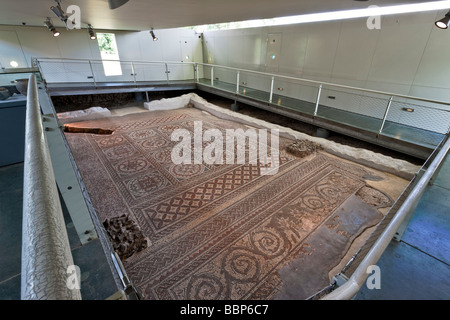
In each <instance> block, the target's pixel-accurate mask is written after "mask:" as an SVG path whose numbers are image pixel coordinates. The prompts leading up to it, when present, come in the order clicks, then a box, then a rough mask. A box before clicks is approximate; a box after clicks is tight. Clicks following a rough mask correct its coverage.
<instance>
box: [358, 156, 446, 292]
mask: <svg viewBox="0 0 450 320" xmlns="http://www.w3.org/2000/svg"><path fill="white" fill-rule="evenodd" d="M449 264H450V155H447V158H446V160H445V162H444V164H443V166H442V168H441V170H440V172H439V175H438V176H437V179H436V180H435V182H434V184H432V185H430V186H428V187H427V189H426V191H425V193H424V195H423V196H422V198H421V200H420V202H419V204H418V206H417V208H416V210H415V211H414V214H413V216H412V217H411V220H410V221H409V224H408V226H407V228H406V231H405V233H404V234H403V237H402V238H401V240H400V241H395V240H393V241H392V242H391V243H390V244H389V246H388V248H387V249H386V251H385V252H384V254H383V255H382V256H381V258H380V260H379V261H378V263H377V265H378V266H379V267H380V280H381V281H380V283H381V289H369V288H368V287H367V286H363V287H362V289H361V290H360V292H359V293H358V295H357V296H356V298H355V299H356V300H449V299H450V265H449Z"/></svg>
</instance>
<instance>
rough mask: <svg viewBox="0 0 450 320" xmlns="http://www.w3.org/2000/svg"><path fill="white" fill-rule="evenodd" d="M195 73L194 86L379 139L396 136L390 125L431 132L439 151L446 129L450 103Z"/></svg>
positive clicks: (221, 70)
mask: <svg viewBox="0 0 450 320" xmlns="http://www.w3.org/2000/svg"><path fill="white" fill-rule="evenodd" d="M196 68H197V70H198V69H199V68H201V69H202V70H199V71H198V72H197V74H203V76H204V79H203V81H198V82H201V83H202V84H203V85H207V86H210V87H215V88H219V89H222V90H225V91H229V92H232V93H234V94H236V95H242V96H246V97H251V98H253V99H256V100H260V101H261V102H265V103H269V104H275V105H279V106H281V107H287V108H290V109H294V110H297V111H301V112H303V113H305V114H309V115H310V116H311V117H324V118H328V117H329V116H330V115H331V114H333V116H335V117H337V120H338V122H341V123H344V124H348V125H351V126H353V127H357V128H361V129H364V130H368V131H372V132H374V133H375V134H377V135H381V134H387V135H393V136H395V134H396V132H395V131H394V130H393V128H392V125H391V124H392V123H393V124H399V125H402V126H408V127H413V128H418V129H422V130H425V131H429V132H430V139H431V140H433V138H435V139H434V140H433V141H431V143H430V144H431V145H437V144H438V143H439V142H440V140H441V139H442V136H440V135H445V134H446V133H447V132H449V129H450V102H447V101H439V100H433V99H426V98H420V97H413V96H408V95H403V94H397V93H389V92H383V91H378V90H371V89H364V88H358V87H352V86H347V85H341V84H336V83H328V82H321V81H315V80H308V79H302V78H297V77H292V76H286V75H279V74H271V73H265V72H260V71H253V70H245V69H240V68H233V67H228V66H219V65H211V64H207V63H197V67H196ZM299 102H302V103H299ZM336 111H337V112H336ZM364 118H367V120H368V121H364ZM332 120H333V119H332ZM369 120H370V121H369ZM433 133H436V134H437V135H436V137H433ZM402 138H404V139H408V136H404V137H402ZM424 139H426V137H424Z"/></svg>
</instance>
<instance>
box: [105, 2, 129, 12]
mask: <svg viewBox="0 0 450 320" xmlns="http://www.w3.org/2000/svg"><path fill="white" fill-rule="evenodd" d="M128 1H129V0H108V4H109V8H110V9H111V10H113V9H117V8H118V7H120V6H123V5H124V4H125V3H127V2H128Z"/></svg>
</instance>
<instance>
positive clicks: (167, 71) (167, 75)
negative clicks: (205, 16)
mask: <svg viewBox="0 0 450 320" xmlns="http://www.w3.org/2000/svg"><path fill="white" fill-rule="evenodd" d="M164 65H165V67H166V79H167V84H169V67H168V66H167V63H164Z"/></svg>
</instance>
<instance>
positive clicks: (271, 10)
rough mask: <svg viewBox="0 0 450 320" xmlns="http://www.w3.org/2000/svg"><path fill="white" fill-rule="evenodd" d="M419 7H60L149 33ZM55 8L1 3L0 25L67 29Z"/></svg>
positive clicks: (209, 3) (104, 24) (151, 3)
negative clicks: (49, 25)
mask: <svg viewBox="0 0 450 320" xmlns="http://www.w3.org/2000/svg"><path fill="white" fill-rule="evenodd" d="M418 2H427V0H418V1H408V0H368V1H355V0H129V2H128V3H126V4H124V5H123V6H121V7H119V8H117V9H114V10H110V9H109V6H108V1H107V0H62V1H61V5H62V8H63V9H64V10H66V8H67V7H68V6H69V5H77V6H79V7H80V9H81V21H82V23H83V26H85V24H88V23H90V24H91V25H92V26H93V27H94V28H96V29H111V30H149V29H151V28H154V29H165V28H177V27H186V26H194V25H203V24H210V23H221V22H231V21H243V20H252V19H261V18H275V17H284V16H291V15H299V14H307V13H317V12H325V11H336V10H344V9H357V8H367V7H368V6H369V5H378V6H386V5H393V4H405V3H418ZM55 4H56V2H55V0H1V3H0V24H2V25H22V24H23V23H25V24H26V25H28V26H43V25H44V24H43V21H44V20H45V18H46V17H50V18H52V20H53V23H54V25H55V26H57V27H61V26H64V24H63V23H62V22H61V21H60V20H59V19H58V18H57V17H56V16H55V14H54V13H53V12H52V11H51V10H50V7H51V6H53V5H55Z"/></svg>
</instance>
